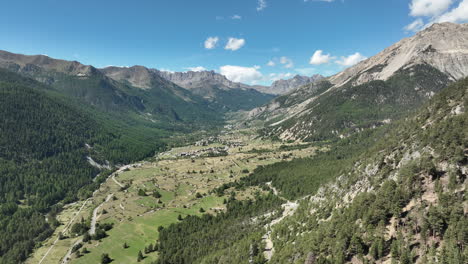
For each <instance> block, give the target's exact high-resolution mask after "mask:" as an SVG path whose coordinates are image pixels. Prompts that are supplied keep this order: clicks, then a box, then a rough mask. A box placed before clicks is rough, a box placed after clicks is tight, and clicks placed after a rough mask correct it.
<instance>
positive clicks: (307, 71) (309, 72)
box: [294, 68, 317, 76]
mask: <svg viewBox="0 0 468 264" xmlns="http://www.w3.org/2000/svg"><path fill="white" fill-rule="evenodd" d="M294 70H295V71H296V72H298V73H299V74H301V75H306V76H312V75H314V74H317V70H316V69H315V68H298V69H294Z"/></svg>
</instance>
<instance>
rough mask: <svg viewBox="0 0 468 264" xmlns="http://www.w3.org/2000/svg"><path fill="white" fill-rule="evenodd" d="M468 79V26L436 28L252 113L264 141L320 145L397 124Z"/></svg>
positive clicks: (251, 115)
mask: <svg viewBox="0 0 468 264" xmlns="http://www.w3.org/2000/svg"><path fill="white" fill-rule="evenodd" d="M466 76H468V24H462V25H457V24H451V23H443V24H434V25H433V26H431V27H429V28H427V29H425V30H423V31H421V32H419V33H418V34H416V35H415V36H413V37H410V38H406V39H403V40H401V41H400V42H398V43H396V44H395V45H393V46H391V47H390V48H387V49H385V50H384V51H382V52H381V53H379V54H377V55H376V56H374V57H372V58H369V59H367V60H365V61H363V62H361V63H359V64H357V65H355V66H353V67H350V68H348V69H346V70H345V71H343V72H341V73H338V74H336V75H334V76H332V77H330V78H327V79H323V80H321V81H319V82H316V83H313V84H309V85H305V86H302V87H300V88H298V89H296V90H293V91H292V92H290V93H288V94H285V95H283V96H280V97H278V98H275V99H274V100H273V101H272V102H270V103H269V104H267V105H265V106H262V107H259V108H256V109H254V110H252V111H251V112H250V117H249V118H250V119H251V120H263V121H264V122H265V128H264V129H263V133H264V135H265V136H272V137H278V138H281V139H285V140H286V139H300V140H321V139H326V138H333V137H348V136H349V135H350V134H352V133H355V132H358V131H360V130H362V129H364V128H367V127H376V126H379V125H381V124H383V123H388V122H392V120H395V119H398V118H400V117H401V116H403V115H405V114H407V113H409V112H411V111H412V110H414V109H415V108H416V107H418V106H419V105H421V104H422V103H424V102H426V101H427V100H428V99H429V98H431V97H432V96H433V95H434V94H436V93H437V92H439V91H440V90H441V89H443V88H444V87H446V86H447V85H448V84H449V83H451V82H453V81H454V80H459V79H461V78H463V77H466Z"/></svg>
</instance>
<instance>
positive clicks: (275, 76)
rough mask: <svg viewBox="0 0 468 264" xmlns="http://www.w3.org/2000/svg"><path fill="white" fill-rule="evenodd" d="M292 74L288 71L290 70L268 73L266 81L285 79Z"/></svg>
mask: <svg viewBox="0 0 468 264" xmlns="http://www.w3.org/2000/svg"><path fill="white" fill-rule="evenodd" d="M293 76H294V74H292V73H290V72H287V73H270V74H269V75H268V79H269V80H268V81H270V82H274V81H278V80H281V79H282V80H286V79H290V78H292V77H293Z"/></svg>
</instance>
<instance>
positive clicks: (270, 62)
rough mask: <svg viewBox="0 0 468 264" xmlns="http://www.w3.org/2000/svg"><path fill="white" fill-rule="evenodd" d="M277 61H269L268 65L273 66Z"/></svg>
mask: <svg viewBox="0 0 468 264" xmlns="http://www.w3.org/2000/svg"><path fill="white" fill-rule="evenodd" d="M275 65H276V63H275V62H274V61H273V60H270V61H268V63H267V66H270V67H273V66H275Z"/></svg>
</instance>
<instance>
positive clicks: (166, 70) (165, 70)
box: [127, 66, 175, 73]
mask: <svg viewBox="0 0 468 264" xmlns="http://www.w3.org/2000/svg"><path fill="white" fill-rule="evenodd" d="M127 68H128V66H127ZM160 71H162V72H169V73H174V72H175V71H172V70H169V69H164V68H162V69H161V70H160Z"/></svg>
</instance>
